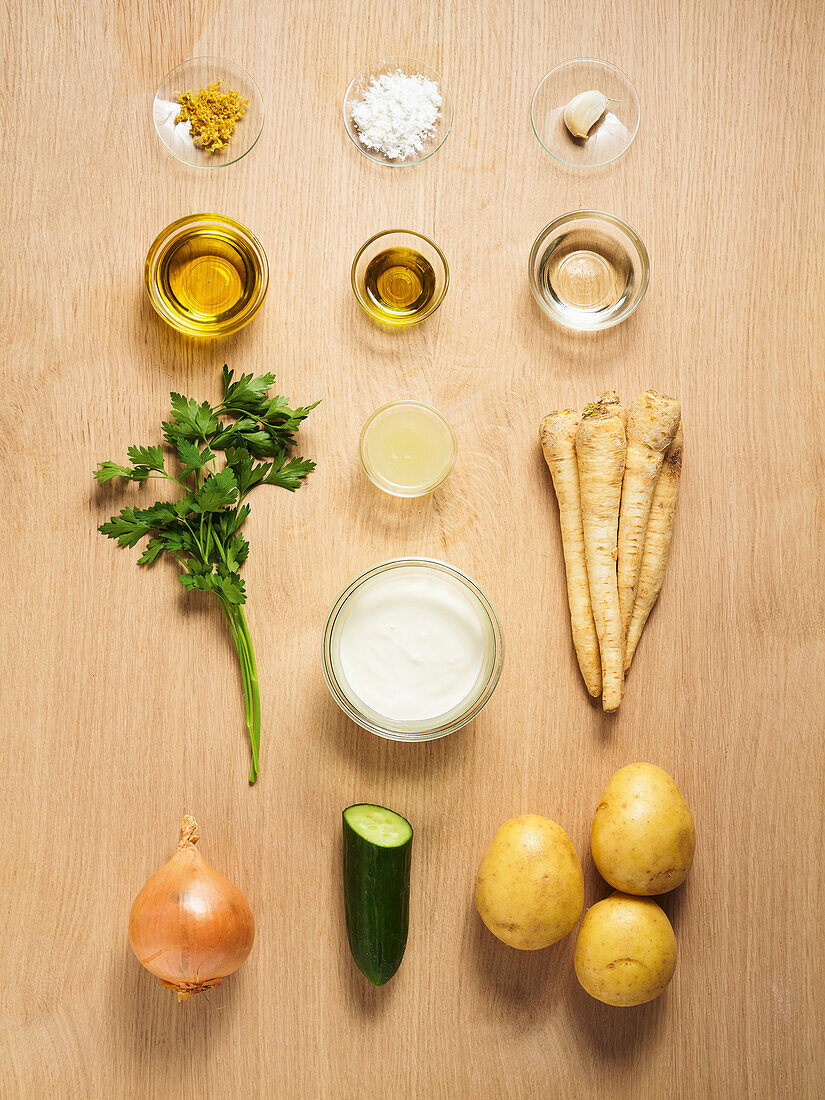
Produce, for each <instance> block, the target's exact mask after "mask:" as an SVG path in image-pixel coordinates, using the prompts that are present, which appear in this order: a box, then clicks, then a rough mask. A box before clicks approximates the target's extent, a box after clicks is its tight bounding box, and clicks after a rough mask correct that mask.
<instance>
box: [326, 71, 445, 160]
mask: <svg viewBox="0 0 825 1100" xmlns="http://www.w3.org/2000/svg"><path fill="white" fill-rule="evenodd" d="M344 125H345V126H346V129H347V133H348V134H349V136H350V138H351V139H352V141H353V144H354V145H355V146H356V147H357V148H358V150H359V152H361V153H363V154H364V156H365V157H367V158H368V159H369V160H372V161H375V162H376V163H377V164H386V165H388V166H389V167H391V168H405V167H407V166H408V165H412V164H420V163H421V161H422V160H426V159H427V158H428V157H431V156H432V155H433V153H435V152H437V151H438V150H439V149H440V148H441V146H442V145H443V144H444V142H445V141H446V139H447V135H448V134H449V132H450V129H451V127H452V125H453V101H452V97H451V96H450V92H449V90H448V88H447V86H446V84H445V83H444V81H443V80H442V78H441V77H440V76H439V74H438V73H437V72H436V71H435V69H431V68H430V67H429V66H428V65H425V64H424V63H423V62H421V61H416V59H415V58H414V57H382V58H381V59H380V60H379V61H373V62H372V64H371V65H365V66H364V68H363V69H361V71H360V72H358V73H356V74H355V76H354V77H353V78H352V80H351V81H350V84H349V87H348V88H347V92H346V95H345V96H344Z"/></svg>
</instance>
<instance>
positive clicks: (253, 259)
mask: <svg viewBox="0 0 825 1100" xmlns="http://www.w3.org/2000/svg"><path fill="white" fill-rule="evenodd" d="M204 239H206V240H210V239H211V240H215V241H216V242H218V246H219V247H220V248H223V249H226V248H230V249H232V250H233V251H234V252H235V253H236V254H237V256H238V257H239V260H240V262H241V264H242V266H243V267H244V269H245V270H246V272H247V277H248V278H251V281H252V285H251V287H248V288H247V292H246V295H245V297H244V299H243V300H242V301H241V303H240V305H239V306H238V307H237V308H235V309H233V310H232V311H228V312H226V313H224V314H222V315H218V316H213V315H210V316H208V317H207V316H204V315H202V314H198V313H197V312H196V311H193V310H191V309H189V310H187V309H185V308H184V306H183V305H182V304H180V303H179V302H177V299H176V297H175V294H174V292H173V291H172V288H171V286H170V283H169V278H168V267H169V260H170V257H171V256H172V255H173V254H174V252H175V250H176V249H178V248H182V247H184V246H185V245H187V244H188V243H189V242H191V241H201V240H204ZM144 282H145V284H146V293H147V295H148V296H149V301H150V302H151V303H152V307H153V309H154V310H155V312H156V313H157V314H158V315H159V316H160V317H162V318H163V320H164V321H165V322H166V323H167V325H171V326H172V328H174V329H177V330H178V332H182V333H183V334H184V335H186V336H200V337H214V336H229V335H230V334H231V333H233V332H237V331H238V329H242V328H243V327H244V325H248V324H249V322H250V321H251V320H252V319H253V317H255V316H256V315H257V313H258V311H259V310H260V308H261V306H262V305H263V304H264V299H265V298H266V292H267V290H268V288H269V264H268V262H267V258H266V253H265V252H264V249H263V245H262V244H261V242H260V241H259V240H258V238H257V237H256V236H255V234H254V233H252V232H251V231H250V230H249V229H247V228H246V226H245V225H241V223H240V222H236V221H233V219H232V218H226V217H224V216H223V215H222V214H189V215H187V217H185V218H178V220H177V221H175V222H172V223H171V224H170V225H167V226H166V228H165V229H164V230H162V231H161V232H160V233H159V234H158V236H157V237H156V238H155V239H154V241H153V242H152V244H151V246H150V248H149V252H148V254H147V256H146V264H145V266H144Z"/></svg>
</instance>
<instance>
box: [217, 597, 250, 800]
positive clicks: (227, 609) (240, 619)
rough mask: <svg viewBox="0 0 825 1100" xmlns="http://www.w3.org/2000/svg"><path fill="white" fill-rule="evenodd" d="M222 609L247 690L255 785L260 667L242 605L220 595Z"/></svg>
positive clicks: (245, 697) (245, 699)
mask: <svg viewBox="0 0 825 1100" xmlns="http://www.w3.org/2000/svg"><path fill="white" fill-rule="evenodd" d="M218 599H219V600H220V603H221V607H222V608H223V612H224V615H225V616H226V619H227V622H228V623H229V629H230V630H231V632H232V640H233V641H234V643H235V648H236V649H237V651H238V660H239V662H240V666H241V679H242V681H243V688H244V704H245V709H246V728H247V729H248V730H249V744H250V747H251V749H252V765H251V768H250V772H249V782H250V783H254V782H255V780H256V779H257V778H258V770H259V764H258V755H259V751H260V744H261V695H260V690H259V686H258V668H257V664H256V662H255V650H254V649H253V647H252V639H251V637H250V635H249V626H248V625H247V622H246V616H245V615H244V613H243V608H242V607H241V605H240V604H231V603H230V602H229V601H228V600H225V599H224V598H223V597H222V596H219V597H218Z"/></svg>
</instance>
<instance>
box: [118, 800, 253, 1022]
mask: <svg viewBox="0 0 825 1100" xmlns="http://www.w3.org/2000/svg"><path fill="white" fill-rule="evenodd" d="M199 840H200V837H199V836H198V823H197V822H196V821H195V819H194V817H190V816H189V815H188V814H187V816H186V817H185V818H184V819H183V821H182V823H181V827H180V839H179V840H178V848H177V851H176V852H175V854H174V855H173V856H172V858H171V859H170V860H169V862H168V863H165V864H164V865H163V867H161V869H160V870H159V871H157V872H156V873H155V874H154V875H152V877H151V878H150V879H149V881H148V882H147V883H146V885H145V886H144V887H143V889H142V890H141V891H140V893H139V894H138V896H137V897H136V898H135V900H134V903H133V904H132V912H131V913H130V915H129V942H130V943H131V945H132V950H133V951H134V953H135V955H136V956H137V958H138V961H139V962H140V964H141V965H142V966H145V967H146V969H147V970H148V971H149V972H150V973H151V974H154V975H155V976H156V977H158V978H160V980H161V981H162V982H163V984H164V985H165V986H168V987H169V989H174V990H176V991H177V994H178V1000H180V1001H185V1000H186V998H187V997H189V996H191V995H192V994H193V993H200V991H201V990H202V989H208V988H210V987H211V986H216V985H220V984H221V982H222V981H223V979H224V978H226V977H227V976H228V975H229V974H232V973H234V972H235V971H236V970H237V969H238V967H239V966H240V965H241V963H242V962H243V961H244V960H245V959H246V957H247V955H248V954H249V952H250V951H251V950H252V942H253V940H254V939H255V919H254V917H253V916H252V910H251V909H250V908H249V904H248V903H247V900H246V898H245V897H244V896H243V894H242V893H241V892H240V890H238V889H237V887H235V886H233V885H232V883H231V882H230V881H229V879H227V878H224V876H223V875H222V874H220V873H219V872H218V871H216V870H215V869H214V867H210V866H209V864H208V863H207V862H206V861H205V860H204V859H203V857H202V856H201V854H200V852H199V851H198V850H197V848H196V847H195V845H196V844H197V842H198V841H199Z"/></svg>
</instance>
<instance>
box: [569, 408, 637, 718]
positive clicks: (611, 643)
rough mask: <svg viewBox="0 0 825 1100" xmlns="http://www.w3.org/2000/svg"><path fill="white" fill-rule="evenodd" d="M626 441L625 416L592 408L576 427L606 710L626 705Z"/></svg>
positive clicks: (587, 554) (583, 525)
mask: <svg viewBox="0 0 825 1100" xmlns="http://www.w3.org/2000/svg"><path fill="white" fill-rule="evenodd" d="M626 447H627V444H626V439H625V430H624V425H623V424H622V418H621V416H620V415H619V414H618V413H617V412H615V411H612V410H611V408H609V407H607V408H605V407H600V406H599V405H598V403H597V404H596V406H595V407H593V406H590V407H588V409H586V410H585V412H584V414H583V415H582V419H581V421H580V422H579V425H578V427H577V428H576V459H577V462H578V467H579V492H580V494H581V505H582V530H583V533H584V550H585V558H586V561H587V577H588V582H589V585H590V603H591V606H592V608H593V620H594V622H595V624H596V634H597V635H598V639H599V649H600V651H601V661H602V706H603V707H604V709H605V710H606V711H614V710H616V708H617V707H618V706H619V704H620V703H621V701H622V686H623V682H624V635H623V634H622V617H621V612H620V610H619V590H618V585H617V582H616V556H617V537H618V526H619V503H620V500H621V495H622V474H623V473H624V463H625V451H626Z"/></svg>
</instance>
